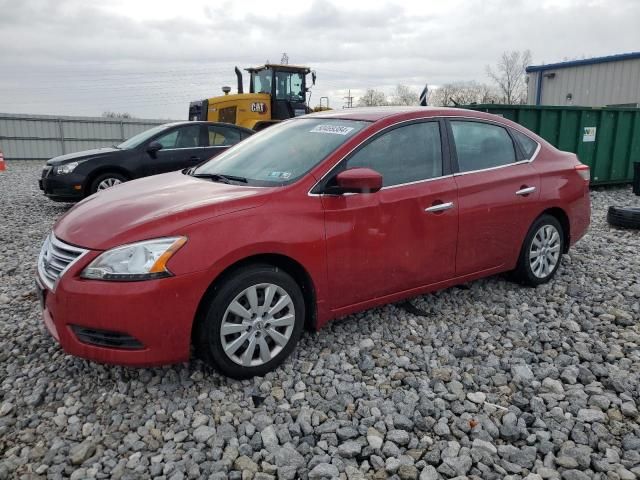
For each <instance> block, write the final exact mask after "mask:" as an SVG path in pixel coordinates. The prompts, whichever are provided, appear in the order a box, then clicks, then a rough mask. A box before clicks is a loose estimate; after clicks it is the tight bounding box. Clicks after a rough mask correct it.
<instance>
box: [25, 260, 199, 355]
mask: <svg viewBox="0 0 640 480" xmlns="http://www.w3.org/2000/svg"><path fill="white" fill-rule="evenodd" d="M91 253H93V255H87V258H86V261H83V262H81V263H82V265H77V264H76V265H73V267H72V268H70V269H69V270H68V271H67V272H66V273H65V274H64V275H63V276H62V277H61V278H60V279H59V280H58V282H57V283H56V285H55V288H54V290H49V289H47V288H46V287H44V286H43V285H44V282H43V281H42V280H41V279H40V278H39V277H38V280H37V282H36V283H37V284H38V285H37V287H36V288H37V289H39V296H40V298H41V304H42V306H43V310H42V317H43V321H44V324H45V326H46V327H47V330H48V331H49V332H50V333H51V335H52V336H53V338H54V339H56V341H58V342H59V343H60V345H61V346H62V349H63V350H64V351H65V352H66V353H69V354H71V355H74V356H77V357H82V358H85V359H88V360H94V361H97V362H101V363H109V364H117V365H129V366H155V365H164V364H171V363H178V362H185V361H187V360H188V359H189V354H190V345H191V327H192V324H193V320H194V317H195V314H196V310H197V308H198V304H199V302H200V300H201V298H202V295H203V294H204V292H205V291H206V288H207V286H208V282H207V279H206V274H205V273H204V272H197V273H192V274H187V275H180V276H175V277H168V278H163V279H159V280H149V281H143V282H104V281H96V280H85V279H82V278H80V277H79V274H80V272H81V271H82V268H84V266H86V265H87V264H88V263H89V262H90V261H91V260H92V259H93V258H95V256H96V255H97V253H98V252H91ZM88 257H93V258H88ZM78 263H80V262H78ZM87 332H89V333H87ZM92 335H93V336H92ZM105 338H107V340H108V342H107V343H105V342H104V339H105ZM114 338H115V339H116V340H114ZM123 338H124V339H125V340H126V342H124V343H123V340H122V339H123ZM97 339H102V340H101V341H98V340H97ZM127 339H129V340H127ZM131 339H133V340H134V341H135V342H134V341H133V340H131ZM109 342H111V343H109ZM114 342H115V343H114ZM106 345H110V346H106Z"/></svg>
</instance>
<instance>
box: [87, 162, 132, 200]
mask: <svg viewBox="0 0 640 480" xmlns="http://www.w3.org/2000/svg"><path fill="white" fill-rule="evenodd" d="M105 173H117V174H119V175H122V176H123V177H125V178H126V179H127V180H132V176H131V172H129V171H127V170H126V169H124V168H122V167H117V166H110V165H105V166H103V167H98V168H96V169H95V170H93V171H92V172H91V173H90V174H89V175H87V180H86V181H85V184H84V188H83V189H82V191H83V193H84V196H85V197H86V196H87V195H90V194H91V185H92V184H93V181H94V180H95V179H96V178H98V177H99V176H100V175H103V174H105Z"/></svg>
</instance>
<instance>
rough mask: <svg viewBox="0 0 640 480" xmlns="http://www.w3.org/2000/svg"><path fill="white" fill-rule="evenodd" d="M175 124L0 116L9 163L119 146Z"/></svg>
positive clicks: (0, 143)
mask: <svg viewBox="0 0 640 480" xmlns="http://www.w3.org/2000/svg"><path fill="white" fill-rule="evenodd" d="M172 121H175V120H155V119H118V118H103V117H67V116H55V115H22V114H12V113H0V150H2V152H3V153H4V157H5V158H6V159H7V160H47V159H49V158H52V157H56V156H58V155H63V154H65V153H72V152H78V151H81V150H89V149H92V148H99V147H108V146H111V145H114V144H118V143H121V142H123V141H124V140H126V139H127V138H130V137H132V136H134V135H136V134H138V133H140V132H143V131H145V130H148V129H149V128H152V127H155V126H156V125H162V124H164V123H169V122H172Z"/></svg>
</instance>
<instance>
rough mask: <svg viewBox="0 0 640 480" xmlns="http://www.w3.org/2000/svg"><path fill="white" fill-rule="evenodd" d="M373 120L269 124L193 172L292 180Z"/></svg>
mask: <svg viewBox="0 0 640 480" xmlns="http://www.w3.org/2000/svg"><path fill="white" fill-rule="evenodd" d="M367 125H370V122H365V121H354V120H339V119H327V118H298V119H295V120H287V121H284V122H282V123H279V124H277V125H274V126H272V127H269V128H267V129H265V130H263V131H261V132H259V133H256V134H255V135H252V136H251V137H249V138H247V139H246V140H243V141H242V142H240V143H239V144H238V145H236V146H234V147H232V148H230V149H229V150H227V151H226V152H224V153H222V154H220V155H218V156H217V157H215V158H213V159H211V160H210V161H208V162H207V163H205V164H203V165H201V166H200V167H198V168H197V169H195V170H194V171H192V172H190V173H191V174H192V175H195V176H207V175H210V176H224V177H228V178H231V179H233V178H238V179H242V181H243V183H247V184H249V185H255V186H273V185H285V184H288V183H292V182H294V181H296V180H297V179H299V178H300V177H302V176H303V175H304V174H306V173H307V172H308V171H309V170H311V169H312V168H313V167H315V166H316V165H318V164H319V163H320V162H321V161H322V160H324V159H325V158H326V157H327V156H328V155H329V154H330V153H332V152H333V151H335V150H336V149H337V148H338V147H340V145H342V144H343V143H345V142H346V141H347V140H349V139H350V138H352V137H353V136H354V135H355V134H356V133H358V132H359V131H360V130H362V129H363V128H365V127H366V126H367Z"/></svg>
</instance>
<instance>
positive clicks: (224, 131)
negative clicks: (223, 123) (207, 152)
mask: <svg viewBox="0 0 640 480" xmlns="http://www.w3.org/2000/svg"><path fill="white" fill-rule="evenodd" d="M207 133H208V139H209V145H208V146H209V147H228V146H231V145H235V144H236V143H238V142H239V141H240V140H241V138H240V132H239V131H238V130H236V129H235V128H228V127H220V126H218V125H208V126H207Z"/></svg>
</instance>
